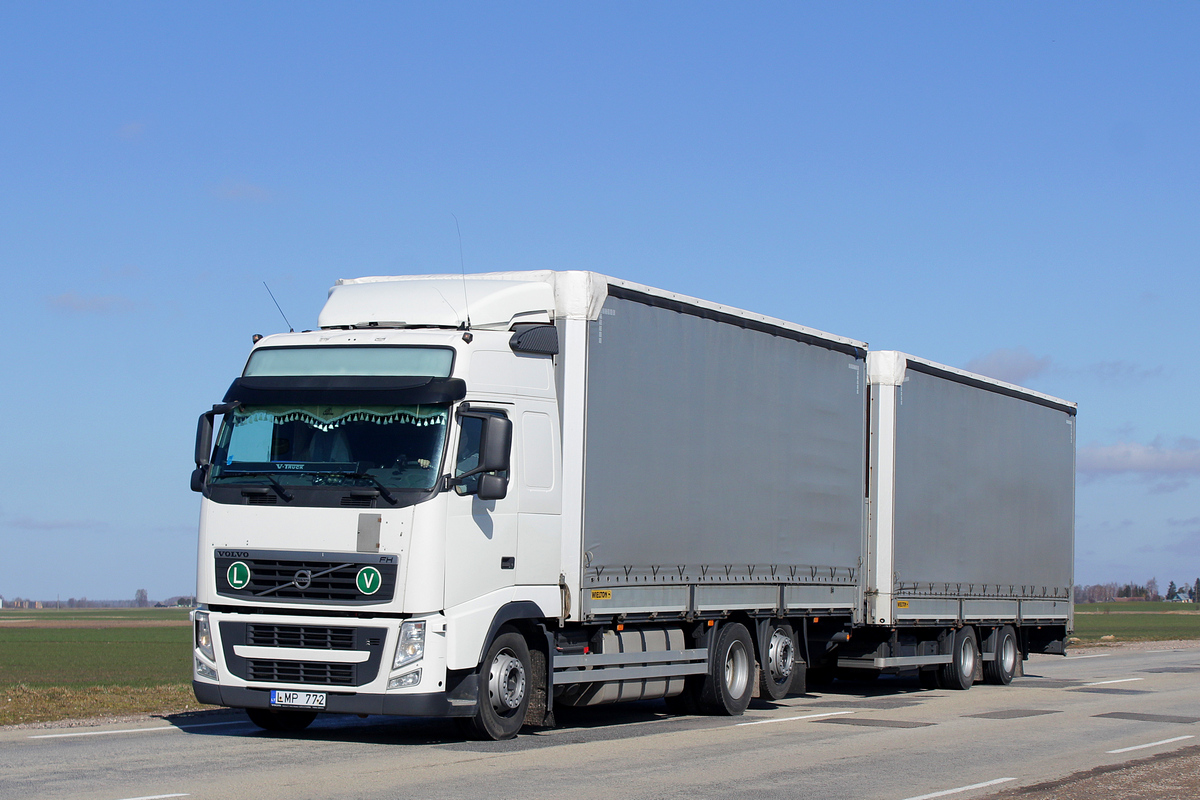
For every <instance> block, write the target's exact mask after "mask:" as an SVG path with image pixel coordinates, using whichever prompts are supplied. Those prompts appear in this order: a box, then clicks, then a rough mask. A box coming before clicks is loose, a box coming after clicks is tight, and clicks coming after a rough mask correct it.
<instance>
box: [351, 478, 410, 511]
mask: <svg viewBox="0 0 1200 800" xmlns="http://www.w3.org/2000/svg"><path fill="white" fill-rule="evenodd" d="M343 474H344V475H346V476H347V477H350V478H366V479H367V480H369V481H371V482H372V483H374V484H375V485H376V486H378V487H379V494H381V495H383V499H384V500H387V501H388V502H389V503H391V504H392V505H396V503H398V502H400V501H399V500H397V499H396V498H395V497H393V496H392V493H391V492H389V491H388V488H387V487H386V486H384V485H383V484H382V483H380V481H379V478H376V477H375V476H374V475H372V474H371V473H369V472H345V473H343ZM351 494H353V492H351Z"/></svg>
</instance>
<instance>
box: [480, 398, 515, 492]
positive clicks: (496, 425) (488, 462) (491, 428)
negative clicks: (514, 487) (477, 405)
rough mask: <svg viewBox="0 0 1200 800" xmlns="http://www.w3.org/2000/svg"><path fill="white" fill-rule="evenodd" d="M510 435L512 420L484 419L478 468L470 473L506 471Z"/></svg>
mask: <svg viewBox="0 0 1200 800" xmlns="http://www.w3.org/2000/svg"><path fill="white" fill-rule="evenodd" d="M512 433H513V425H512V420H510V419H509V418H508V417H494V416H489V417H485V418H484V420H483V432H482V435H481V437H480V438H481V441H480V443H479V466H478V467H476V468H475V469H474V470H472V472H504V471H505V470H507V469H508V466H509V452H510V451H511V449H512ZM501 496H503V495H501Z"/></svg>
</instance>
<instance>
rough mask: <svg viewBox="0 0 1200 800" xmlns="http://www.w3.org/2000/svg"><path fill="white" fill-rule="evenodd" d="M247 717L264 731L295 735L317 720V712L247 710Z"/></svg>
mask: <svg viewBox="0 0 1200 800" xmlns="http://www.w3.org/2000/svg"><path fill="white" fill-rule="evenodd" d="M246 716H248V717H249V718H250V721H251V722H253V723H254V724H255V725H257V726H258V727H260V728H262V729H263V730H264V731H278V732H281V733H295V732H296V731H302V730H304V729H305V728H307V727H308V726H309V725H311V724H312V721H313V720H314V719H316V718H317V712H315V711H293V710H286V711H285V710H276V709H273V708H247V709H246Z"/></svg>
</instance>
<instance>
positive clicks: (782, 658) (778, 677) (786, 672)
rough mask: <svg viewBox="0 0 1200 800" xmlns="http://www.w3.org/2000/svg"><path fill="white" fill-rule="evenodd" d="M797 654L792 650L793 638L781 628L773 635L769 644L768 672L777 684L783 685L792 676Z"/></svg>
mask: <svg viewBox="0 0 1200 800" xmlns="http://www.w3.org/2000/svg"><path fill="white" fill-rule="evenodd" d="M795 661H796V652H795V650H793V649H792V637H790V636H788V635H787V634H786V633H784V632H783V631H782V630H780V629H779V628H776V629H775V632H774V633H772V634H771V641H770V642H769V643H768V644H767V671H768V672H769V673H770V675H771V680H772V681H774V682H775V683H783V682H784V681H786V680H787V679H788V678H789V677H791V675H792V666H793V664H794V663H795Z"/></svg>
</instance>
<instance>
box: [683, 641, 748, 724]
mask: <svg viewBox="0 0 1200 800" xmlns="http://www.w3.org/2000/svg"><path fill="white" fill-rule="evenodd" d="M754 663H755V662H754V641H753V640H752V639H751V638H750V632H749V631H748V630H746V626H745V625H742V624H741V623H740V622H730V623H728V624H726V625H722V626H721V627H720V628H719V629H718V630H717V636H716V642H715V644H714V645H713V647H712V649H711V650H710V651H709V654H708V673H707V674H705V675H691V676H689V677H688V678H686V679H685V681H686V682H685V685H684V690H683V693H682V694H679V695H675V696H674V697H668V698H667V709H668V710H669V711H670V712H671V713H673V714H695V713H702V714H714V715H722V716H730V717H736V716H738V715H740V714H741V713H742V712H744V711H745V710H746V707H747V706H749V705H750V697H751V696H752V695H753V694H754Z"/></svg>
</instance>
